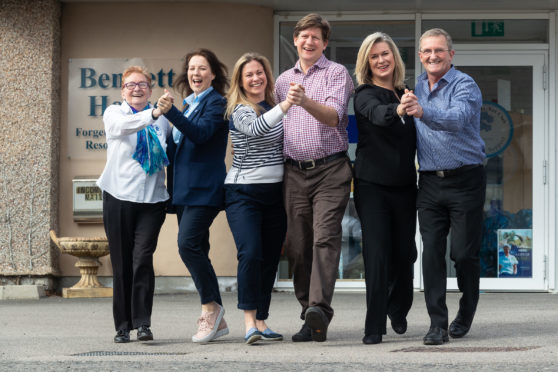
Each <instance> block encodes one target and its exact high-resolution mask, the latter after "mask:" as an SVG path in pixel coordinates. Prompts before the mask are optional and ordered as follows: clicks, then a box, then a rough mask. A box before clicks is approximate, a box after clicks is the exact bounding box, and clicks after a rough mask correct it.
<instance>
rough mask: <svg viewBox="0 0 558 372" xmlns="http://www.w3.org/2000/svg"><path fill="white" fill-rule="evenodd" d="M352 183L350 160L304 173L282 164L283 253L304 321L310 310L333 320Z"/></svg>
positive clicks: (338, 160)
mask: <svg viewBox="0 0 558 372" xmlns="http://www.w3.org/2000/svg"><path fill="white" fill-rule="evenodd" d="M351 179H352V171H351V166H350V165H349V160H348V158H342V159H337V160H334V161H331V162H329V163H326V164H322V165H319V166H316V168H314V169H308V170H301V169H299V168H298V167H296V166H294V165H290V164H285V176H284V185H283V189H284V194H285V209H286V211H287V226H288V228H287V237H286V240H285V253H286V254H287V257H288V258H289V264H290V267H291V270H292V272H293V285H294V290H295V295H296V298H297V299H298V302H299V303H300V305H301V306H302V313H301V318H302V319H304V313H305V312H306V309H308V307H309V306H318V307H320V308H321V309H322V310H323V311H324V313H325V314H326V316H327V317H328V319H329V320H331V318H332V317H333V308H332V307H331V300H332V298H333V290H334V289H335V281H336V279H337V273H338V269H339V256H340V254H341V232H342V229H341V221H342V220H343V215H344V214H345V208H346V207H347V202H348V201H349V193H350V191H351Z"/></svg>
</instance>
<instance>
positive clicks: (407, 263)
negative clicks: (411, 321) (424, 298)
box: [355, 179, 417, 335]
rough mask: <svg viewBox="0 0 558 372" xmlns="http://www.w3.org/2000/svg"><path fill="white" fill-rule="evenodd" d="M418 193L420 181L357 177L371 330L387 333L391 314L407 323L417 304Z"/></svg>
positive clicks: (356, 198) (367, 331)
mask: <svg viewBox="0 0 558 372" xmlns="http://www.w3.org/2000/svg"><path fill="white" fill-rule="evenodd" d="M416 195H417V187H416V185H415V184H412V185H410V186H385V185H378V184H374V183H369V182H366V181H363V180H359V179H355V207H356V210H357V212H358V216H359V218H360V222H361V225H362V243H363V247H362V255H363V258H364V270H365V275H366V307H367V312H366V322H365V328H364V333H365V334H366V335H371V334H377V335H382V334H385V333H386V322H387V316H388V315H389V317H390V318H391V319H392V320H394V321H396V322H402V321H403V320H405V319H406V317H407V314H408V313H409V310H410V309H411V305H412V304H413V263H414V262H415V261H416V259H417V248H416V244H415V232H416V218H417V217H416V216H417V213H416Z"/></svg>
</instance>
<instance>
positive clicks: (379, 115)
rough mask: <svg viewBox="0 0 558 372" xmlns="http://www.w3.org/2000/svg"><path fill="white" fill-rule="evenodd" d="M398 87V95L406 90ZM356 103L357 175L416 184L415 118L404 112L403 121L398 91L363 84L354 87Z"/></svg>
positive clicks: (390, 183)
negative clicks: (398, 107) (399, 112)
mask: <svg viewBox="0 0 558 372" xmlns="http://www.w3.org/2000/svg"><path fill="white" fill-rule="evenodd" d="M396 91H397V94H398V95H399V97H401V96H402V95H403V93H404V91H403V90H400V89H396ZM354 104H355V116H356V121H357V126H358V144H357V150H356V161H355V177H356V178H358V179H361V180H364V181H367V182H372V183H377V184H380V185H387V186H405V185H411V184H415V183H416V177H417V176H416V174H417V173H416V168H415V152H416V131H415V122H414V120H413V118H412V117H410V116H407V115H405V116H404V117H403V118H404V119H405V124H403V122H402V120H401V118H400V117H399V115H397V106H398V105H399V100H398V99H397V97H396V96H395V93H394V92H393V91H391V90H389V89H385V88H382V87H379V86H376V85H370V84H363V85H360V86H359V87H357V88H356V90H355V97H354Z"/></svg>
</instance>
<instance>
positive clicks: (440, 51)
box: [420, 49, 449, 56]
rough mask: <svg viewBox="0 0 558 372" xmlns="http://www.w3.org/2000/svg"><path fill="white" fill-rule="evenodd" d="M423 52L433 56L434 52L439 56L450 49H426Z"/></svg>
mask: <svg viewBox="0 0 558 372" xmlns="http://www.w3.org/2000/svg"><path fill="white" fill-rule="evenodd" d="M420 52H421V53H422V54H424V55H426V56H431V55H432V54H435V55H437V56H439V55H441V54H443V53H444V52H449V49H434V50H432V49H424V50H421V51H420Z"/></svg>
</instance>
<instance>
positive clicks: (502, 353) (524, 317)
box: [0, 292, 558, 371]
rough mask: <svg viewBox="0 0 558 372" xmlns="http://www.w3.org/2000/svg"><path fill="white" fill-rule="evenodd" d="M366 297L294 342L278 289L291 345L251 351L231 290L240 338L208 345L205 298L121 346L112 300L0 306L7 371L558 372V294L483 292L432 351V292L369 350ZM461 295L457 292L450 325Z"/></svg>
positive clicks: (159, 315) (170, 304)
mask: <svg viewBox="0 0 558 372" xmlns="http://www.w3.org/2000/svg"><path fill="white" fill-rule="evenodd" d="M364 296H365V295H364V293H362V292H352V293H336V294H335V296H334V303H333V307H334V308H335V311H336V315H335V317H334V319H333V321H332V323H331V325H330V329H329V332H328V340H327V341H326V342H324V343H314V342H310V343H293V342H291V335H292V334H293V333H295V332H297V331H298V329H299V328H300V326H301V324H302V323H301V321H300V320H299V319H298V314H299V313H300V307H299V305H298V303H297V301H296V299H295V298H294V295H293V294H292V293H274V295H273V301H272V305H271V312H270V313H271V316H270V318H269V320H268V324H269V326H270V327H271V328H272V329H273V330H275V331H277V332H280V333H283V334H284V335H285V341H283V342H277V343H275V342H274V343H272V342H268V343H261V344H255V345H253V346H247V345H245V344H244V343H243V340H242V338H243V336H244V327H243V315H242V312H241V311H240V310H238V309H237V308H236V293H225V294H224V295H223V301H224V305H225V308H226V311H227V313H226V315H225V318H226V320H227V322H228V324H229V328H230V331H231V333H230V334H229V335H228V336H225V337H223V338H221V339H218V340H217V341H215V342H212V343H210V344H208V345H198V344H193V343H192V342H191V340H190V337H191V335H192V334H193V333H195V330H196V319H197V317H198V316H199V311H200V307H199V302H198V301H199V300H198V296H197V295H196V294H178V295H157V296H155V300H154V309H153V317H152V330H153V333H154V336H155V340H154V341H151V342H145V343H140V342H137V341H135V336H136V335H135V331H134V332H132V340H133V342H131V343H129V344H114V343H113V342H112V338H113V336H114V329H113V323H112V315H111V299H63V298H61V297H47V298H41V299H40V300H35V301H32V300H30V301H21V300H20V301H15V300H8V301H1V302H0V370H1V371H20V370H41V371H59V370H72V371H73V370H83V371H89V370H97V371H99V370H100V371H127V370H136V371H137V370H159V371H168V370H199V369H201V370H207V369H215V370H219V371H221V370H223V371H224V370H239V371H243V370H271V371H286V370H287V371H291V370H309V371H318V370H319V371H337V370H348V369H351V370H357V371H358V370H385V371H395V370H403V371H411V370H415V371H416V370H419V371H421V370H433V371H442V370H448V369H452V370H464V371H473V370H474V371H494V370H506V371H535V370H536V371H539V370H558V295H556V294H549V293H483V294H481V299H480V303H479V308H478V311H477V315H476V318H475V322H474V324H473V328H472V330H471V332H470V333H469V335H467V336H466V337H465V338H463V339H458V340H454V339H450V342H449V343H448V344H445V345H443V346H428V347H427V346H424V345H423V344H422V337H423V336H424V334H425V333H426V331H427V329H428V326H429V320H428V315H427V313H426V308H425V305H424V299H423V294H422V293H420V292H416V293H415V302H414V305H413V308H412V310H411V312H410V314H409V317H408V321H409V328H408V331H407V333H406V334H404V335H396V334H395V333H394V332H393V331H392V330H391V328H390V327H389V321H388V333H387V335H385V336H384V342H382V343H381V344H378V345H363V344H362V342H361V339H362V336H363V327H364V316H365V305H364ZM458 298H459V295H458V294H456V293H450V294H448V307H449V309H450V321H451V318H453V316H454V315H455V313H456V310H457V306H458Z"/></svg>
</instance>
